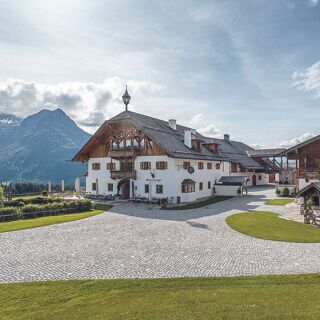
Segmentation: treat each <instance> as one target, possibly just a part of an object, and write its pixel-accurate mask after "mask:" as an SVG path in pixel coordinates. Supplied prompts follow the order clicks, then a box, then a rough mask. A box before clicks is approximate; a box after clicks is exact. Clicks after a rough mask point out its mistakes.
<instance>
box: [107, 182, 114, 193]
mask: <svg viewBox="0 0 320 320" xmlns="http://www.w3.org/2000/svg"><path fill="white" fill-rule="evenodd" d="M108 191H109V192H113V183H108Z"/></svg>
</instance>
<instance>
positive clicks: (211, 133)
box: [197, 124, 223, 138]
mask: <svg viewBox="0 0 320 320" xmlns="http://www.w3.org/2000/svg"><path fill="white" fill-rule="evenodd" d="M197 131H198V132H199V133H201V134H202V135H204V136H207V137H212V138H222V137H223V133H222V132H221V130H220V129H219V128H217V127H216V126H215V125H214V124H209V125H208V126H206V127H203V128H200V129H198V130H197Z"/></svg>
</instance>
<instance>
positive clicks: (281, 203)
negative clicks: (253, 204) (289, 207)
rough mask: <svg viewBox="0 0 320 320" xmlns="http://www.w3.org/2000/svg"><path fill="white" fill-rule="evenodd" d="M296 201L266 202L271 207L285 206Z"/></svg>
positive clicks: (275, 200)
mask: <svg viewBox="0 0 320 320" xmlns="http://www.w3.org/2000/svg"><path fill="white" fill-rule="evenodd" d="M293 201H294V199H287V198H285V199H270V200H267V201H266V202H265V204H267V205H269V206H285V205H286V204H288V203H292V202H293Z"/></svg>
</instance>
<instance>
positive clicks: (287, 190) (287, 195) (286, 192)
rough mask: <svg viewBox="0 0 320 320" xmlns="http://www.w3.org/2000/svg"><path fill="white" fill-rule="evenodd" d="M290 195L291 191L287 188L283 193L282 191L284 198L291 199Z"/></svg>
mask: <svg viewBox="0 0 320 320" xmlns="http://www.w3.org/2000/svg"><path fill="white" fill-rule="evenodd" d="M289 194H290V192H289V189H288V188H287V187H285V188H284V189H283V191H282V195H283V196H284V197H289Z"/></svg>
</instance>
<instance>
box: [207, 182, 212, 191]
mask: <svg viewBox="0 0 320 320" xmlns="http://www.w3.org/2000/svg"><path fill="white" fill-rule="evenodd" d="M208 189H209V190H210V189H211V181H208Z"/></svg>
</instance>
